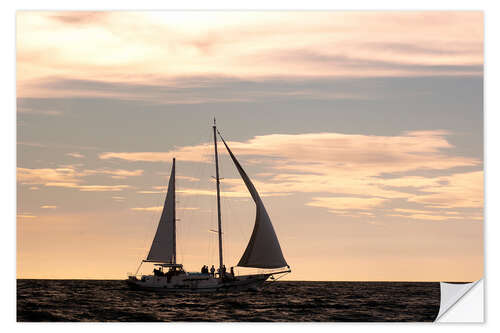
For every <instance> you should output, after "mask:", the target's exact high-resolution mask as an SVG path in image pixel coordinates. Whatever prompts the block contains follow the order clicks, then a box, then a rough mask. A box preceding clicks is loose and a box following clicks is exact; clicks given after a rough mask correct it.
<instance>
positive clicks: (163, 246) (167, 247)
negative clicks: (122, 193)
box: [146, 158, 176, 264]
mask: <svg viewBox="0 0 500 333" xmlns="http://www.w3.org/2000/svg"><path fill="white" fill-rule="evenodd" d="M175 256H176V251H175V158H174V159H173V162H172V173H171V174H170V180H169V182H168V190H167V197H166V198H165V204H164V206H163V212H162V213H161V218H160V222H159V223H158V229H156V235H155V238H154V240H153V244H151V249H150V250H149V254H148V257H147V259H146V261H150V262H161V263H169V264H175V263H176V262H175V261H176V258H175Z"/></svg>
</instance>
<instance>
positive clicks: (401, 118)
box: [16, 11, 484, 281]
mask: <svg viewBox="0 0 500 333" xmlns="http://www.w3.org/2000/svg"><path fill="white" fill-rule="evenodd" d="M16 21H17V22H16V25H17V32H16V33H17V42H16V43H17V45H16V48H17V67H16V68H17V99H18V109H17V112H18V113H17V114H18V128H17V131H18V136H17V138H18V142H17V143H18V146H17V147H18V163H17V189H18V199H17V200H18V205H17V211H18V214H17V277H18V278H96V279H120V278H124V277H125V274H126V273H127V272H132V271H134V270H135V268H136V267H137V265H138V264H139V262H140V260H141V259H142V258H143V257H144V256H145V255H146V252H147V251H148V248H149V245H150V242H151V240H152V236H153V234H154V232H155V227H156V224H157V222H158V218H159V215H160V214H161V208H162V200H163V199H164V195H165V190H166V187H165V185H166V184H167V181H168V176H169V174H170V167H171V159H172V158H173V157H175V158H176V160H177V161H179V168H178V175H177V181H178V184H179V185H178V196H179V204H178V212H179V215H180V219H181V222H179V224H180V225H179V234H178V237H179V244H180V245H179V246H180V248H179V253H180V255H179V257H180V258H181V260H184V262H183V263H184V265H185V267H186V268H187V269H190V270H196V271H197V270H198V269H199V267H201V266H202V265H204V264H212V263H215V260H216V256H217V251H216V239H215V237H216V235H214V234H213V233H211V232H209V230H210V229H214V228H215V225H216V222H215V216H216V215H215V214H216V213H214V212H215V207H214V195H215V187H214V184H213V180H212V178H211V176H212V174H213V172H214V171H213V165H212V162H213V150H212V149H213V147H212V143H211V141H210V140H211V138H210V129H211V128H210V122H211V121H212V118H213V116H214V115H216V116H217V117H218V122H219V123H220V124H222V125H221V132H222V135H224V136H225V139H226V140H227V142H228V144H229V146H230V147H231V149H232V151H233V152H234V153H235V155H236V156H237V157H238V158H239V159H240V161H241V162H242V165H243V167H244V168H245V169H246V170H247V171H248V173H249V175H250V177H251V178H252V180H253V181H254V184H255V186H256V188H257V190H258V191H259V193H260V194H261V195H262V198H263V199H264V202H265V204H266V207H267V208H268V211H269V213H270V216H271V219H272V221H273V224H274V227H275V229H276V231H277V235H278V238H279V240H280V243H281V247H282V249H283V253H284V255H285V258H286V259H287V261H288V263H289V264H290V265H291V266H292V270H293V273H292V274H291V275H289V276H288V277H287V278H288V279H290V280H338V281H345V280H353V281H375V280H390V281H472V280H476V279H479V278H480V277H482V275H483V206H484V202H483V191H484V187H483V182H484V180H483V178H484V175H483V157H482V150H483V147H482V135H483V132H482V130H483V129H482V77H483V69H482V66H483V15H482V13H480V12H327V11H325V12H203V11H201V12H175V11H172V12H112V11H110V12H50V11H44V12H36V11H31V12H30V11H24V12H23V11H20V12H18V14H17V20H16ZM477 87H479V88H477ZM263 105H264V106H263ZM431 109H432V111H431ZM248 110H250V111H248ZM253 112H255V113H253ZM244 117H248V118H245V119H247V120H243V118H244ZM199 124H201V125H199ZM191 125H192V126H191ZM157 126H159V127H157ZM198 128H203V129H204V130H206V133H198ZM226 133H227V134H226ZM204 134H206V135H204ZM220 150H221V151H220V153H221V163H225V166H224V167H223V169H222V170H221V172H222V174H223V177H224V179H223V181H222V196H223V209H226V210H227V211H225V212H224V211H223V221H224V228H225V235H224V237H225V238H224V242H225V243H224V251H225V254H226V256H225V260H226V262H227V266H232V265H235V264H236V262H237V261H238V259H239V256H240V255H241V254H242V253H243V249H244V247H245V246H246V242H247V241H248V238H249V237H250V233H251V229H252V227H253V219H254V215H253V214H254V208H253V206H252V205H253V204H252V202H251V199H250V196H249V194H248V192H247V190H246V187H245V185H244V183H243V182H242V181H241V179H240V178H239V176H238V174H237V172H236V171H235V170H234V168H233V166H232V165H231V162H230V161H229V158H228V156H227V154H226V152H225V151H223V147H220ZM181 244H182V245H181Z"/></svg>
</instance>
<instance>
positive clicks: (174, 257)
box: [172, 157, 177, 265]
mask: <svg viewBox="0 0 500 333" xmlns="http://www.w3.org/2000/svg"><path fill="white" fill-rule="evenodd" d="M172 175H173V180H172V185H173V187H174V189H173V191H172V196H173V197H174V198H173V202H174V214H173V215H174V216H173V217H172V223H173V226H172V229H173V236H172V237H173V243H174V244H173V253H172V264H174V265H176V264H177V236H176V229H177V226H176V224H177V218H176V217H175V211H176V207H175V206H176V205H175V157H174V158H173V159H172Z"/></svg>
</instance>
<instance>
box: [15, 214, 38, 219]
mask: <svg viewBox="0 0 500 333" xmlns="http://www.w3.org/2000/svg"><path fill="white" fill-rule="evenodd" d="M36 217H37V216H36V215H33V214H30V213H25V214H17V218H19V219H34V218H36Z"/></svg>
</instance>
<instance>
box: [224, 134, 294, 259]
mask: <svg viewBox="0 0 500 333" xmlns="http://www.w3.org/2000/svg"><path fill="white" fill-rule="evenodd" d="M219 135H220V133H219ZM221 139H222V142H223V143H224V145H225V146H226V148H227V151H228V152H229V155H230V156H231V159H232V160H233V162H234V164H235V166H236V168H237V169H238V172H239V173H240V176H241V178H242V179H243V181H244V182H245V185H246V186H247V188H248V191H249V192H250V194H251V195H252V198H253V201H254V202H255V205H256V207H257V213H256V217H255V225H254V228H253V232H252V236H251V237H250V241H249V242H248V245H247V248H246V250H245V252H244V253H243V256H242V257H241V259H240V261H239V263H238V266H240V267H255V268H280V267H285V266H288V265H287V263H286V261H285V258H284V257H283V253H282V252H281V247H280V243H279V242H278V237H276V233H275V232H274V228H273V225H272V223H271V219H270V218H269V215H268V214H267V211H266V208H265V207H264V203H263V202H262V200H261V198H260V196H259V193H257V190H256V189H255V186H254V185H253V184H252V182H251V181H250V178H248V176H247V174H246V172H245V170H243V168H242V167H241V165H240V163H239V162H238V160H237V159H236V157H235V156H234V155H233V153H232V152H231V150H230V149H229V147H228V145H227V143H226V141H224V139H223V138H222V136H221Z"/></svg>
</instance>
